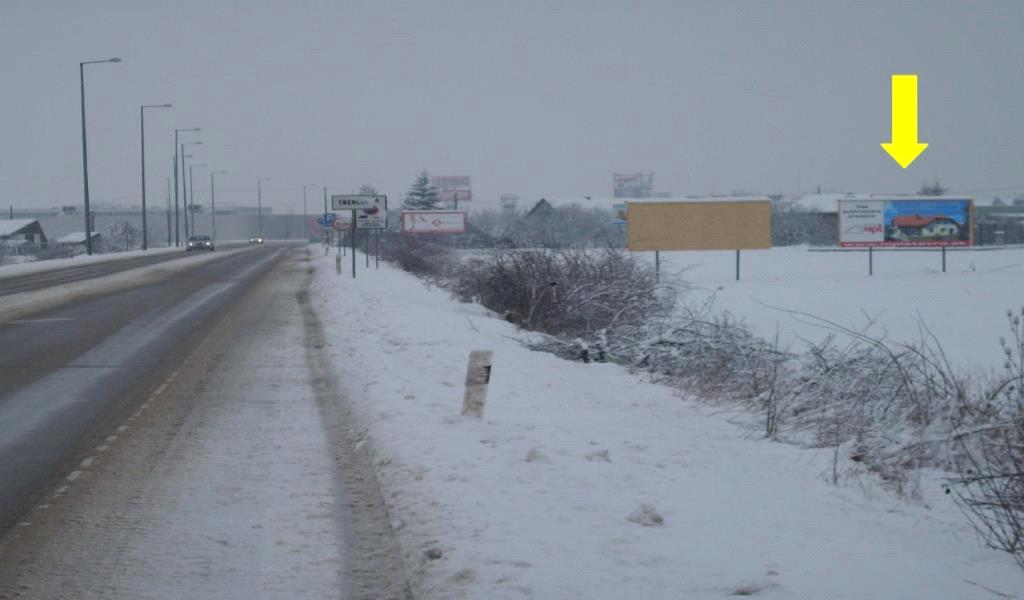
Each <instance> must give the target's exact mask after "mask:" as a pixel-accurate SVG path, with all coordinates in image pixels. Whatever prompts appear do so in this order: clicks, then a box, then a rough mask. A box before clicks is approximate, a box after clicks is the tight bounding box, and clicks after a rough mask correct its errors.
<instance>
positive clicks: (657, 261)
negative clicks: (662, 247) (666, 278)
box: [654, 250, 661, 283]
mask: <svg viewBox="0 0 1024 600" xmlns="http://www.w3.org/2000/svg"><path fill="white" fill-rule="evenodd" d="M654 281H655V283H661V252H660V251H658V250H655V251H654Z"/></svg>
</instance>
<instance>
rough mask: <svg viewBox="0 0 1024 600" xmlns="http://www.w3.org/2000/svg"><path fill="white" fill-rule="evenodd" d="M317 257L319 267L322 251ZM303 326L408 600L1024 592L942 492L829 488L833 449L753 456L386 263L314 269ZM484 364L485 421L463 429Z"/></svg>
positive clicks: (640, 386)
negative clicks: (375, 501) (308, 322)
mask: <svg viewBox="0 0 1024 600" xmlns="http://www.w3.org/2000/svg"><path fill="white" fill-rule="evenodd" d="M318 254H319V253H318V252H314V255H318ZM314 260H315V262H316V263H317V273H316V279H315V281H314V285H313V290H314V291H313V294H314V301H315V306H316V309H317V311H318V312H319V313H320V317H321V319H322V320H323V322H324V326H325V329H326V331H327V332H328V334H327V335H328V339H329V344H328V346H327V348H326V350H327V351H328V352H330V353H331V357H332V359H333V361H334V365H335V366H336V368H337V369H338V371H339V374H340V381H341V383H342V386H343V388H344V391H345V393H346V395H347V397H348V400H349V401H350V402H351V403H352V405H353V408H354V411H355V414H356V415H358V417H359V422H358V423H357V424H354V425H353V426H354V427H358V428H359V429H360V430H362V432H363V435H365V438H364V439H365V444H364V446H363V447H364V448H366V449H367V451H368V452H370V453H371V456H372V458H373V460H374V464H375V465H377V467H378V469H379V474H378V476H379V478H380V481H381V485H382V487H383V489H384V494H385V498H386V501H387V502H388V504H389V506H388V508H389V511H390V514H391V518H392V522H393V524H394V526H395V527H396V529H397V530H398V535H399V538H400V541H401V544H402V546H403V551H404V553H405V563H406V568H407V570H408V571H409V573H410V578H411V581H412V585H413V589H414V590H415V591H416V592H417V594H418V596H419V597H422V598H489V599H498V598H525V597H536V598H551V599H556V598H557V599H561V598H589V599H597V600H601V599H609V600H610V599H616V600H617V599H620V598H644V599H645V600H647V599H660V598H666V599H668V598H672V599H676V598H721V597H726V596H730V595H755V594H756V595H758V596H759V597H770V598H830V599H840V598H850V599H857V600H861V599H863V598H984V597H997V596H996V595H995V594H993V593H992V592H991V591H988V589H987V588H989V589H991V590H995V591H997V592H999V593H1002V594H1007V596H1006V597H1016V596H1013V594H1016V593H1019V591H1020V590H1022V589H1024V574H1022V573H1021V572H1020V569H1019V568H1018V567H1017V566H1016V565H1015V563H1014V562H1013V559H1012V558H1011V557H1010V556H1008V555H1005V554H1002V553H998V552H995V551H992V550H987V549H984V548H982V547H980V545H979V543H978V541H977V537H976V536H975V535H974V533H973V532H972V530H971V529H970V527H969V526H968V524H967V523H966V522H965V520H964V518H963V517H962V515H961V514H960V513H959V511H958V509H957V508H956V506H955V505H954V504H953V502H952V500H951V499H949V498H948V497H946V496H944V495H942V494H941V489H940V488H939V485H938V483H937V482H930V483H927V484H925V488H926V489H924V490H923V492H924V494H923V495H924V498H925V503H916V504H915V503H908V502H906V501H903V500H900V499H898V498H895V497H893V496H891V495H889V494H888V493H887V492H885V491H883V490H881V489H880V488H879V487H878V486H876V485H875V484H874V483H873V482H872V481H870V480H866V479H862V480H860V481H859V485H856V484H855V483H854V484H851V485H849V486H846V487H836V486H832V485H830V484H829V483H828V482H827V479H828V477H827V476H826V473H827V472H828V471H829V470H830V468H831V466H830V458H831V457H829V456H826V454H827V453H818V452H813V451H807V450H801V449H798V448H795V447H792V446H787V445H784V444H778V443H772V442H768V441H763V440H760V439H757V435H756V434H754V433H751V432H750V431H748V430H744V429H741V428H740V427H738V426H736V425H733V424H730V423H728V422H727V421H726V420H725V418H724V417H723V416H721V415H713V414H710V409H709V408H708V407H707V406H706V405H701V404H699V403H697V402H694V401H692V400H690V399H686V398H680V397H679V396H678V394H677V393H676V392H675V391H674V390H672V389H671V388H668V387H665V386H661V385H655V384H651V383H647V382H645V381H644V380H643V379H642V378H641V377H638V376H636V375H633V374H630V373H629V372H628V371H627V370H625V369H623V368H621V367H618V366H615V365H611V364H582V363H571V362H566V361H562V360H559V359H557V358H555V357H553V356H552V355H550V354H545V353H540V352H533V351H530V350H527V349H526V348H524V347H523V345H522V344H521V343H520V342H519V341H518V339H519V338H520V337H521V336H522V334H521V333H520V332H518V331H517V330H516V329H515V328H514V327H513V326H511V325H510V324H508V323H506V322H504V321H502V320H500V319H497V318H495V317H494V316H493V315H491V314H490V313H488V312H487V311H486V310H484V309H482V308H481V307H479V306H476V305H467V304H459V303H457V302H455V301H453V300H451V299H450V298H449V297H448V295H447V294H446V293H445V292H443V291H439V290H436V289H434V290H431V289H428V288H427V287H426V286H424V284H423V283H422V282H421V281H420V280H418V279H416V278H415V277H413V276H411V275H408V274H405V273H403V272H400V271H398V270H395V269H393V268H391V267H389V266H384V265H382V266H381V268H380V270H374V269H370V270H368V271H367V270H363V269H362V267H363V264H364V263H363V262H362V260H361V257H360V261H359V269H360V271H359V276H358V278H357V279H355V280H353V279H352V277H351V274H350V273H349V272H348V264H347V262H346V263H344V264H345V273H343V274H342V275H341V276H338V275H336V274H335V272H334V258H333V257H331V256H328V257H323V256H316V257H315V258H314ZM475 349H488V350H493V351H494V370H493V377H492V381H491V384H490V391H489V396H488V400H487V406H486V409H485V417H484V419H482V420H480V419H472V418H463V417H460V416H459V412H460V408H461V402H462V388H463V380H464V378H465V371H466V360H467V355H468V353H469V351H471V350H475Z"/></svg>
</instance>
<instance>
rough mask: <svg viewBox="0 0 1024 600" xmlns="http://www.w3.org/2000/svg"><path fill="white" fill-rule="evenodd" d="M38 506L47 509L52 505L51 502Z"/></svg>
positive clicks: (40, 508)
mask: <svg viewBox="0 0 1024 600" xmlns="http://www.w3.org/2000/svg"><path fill="white" fill-rule="evenodd" d="M37 508H38V509H39V510H46V509H48V508H50V505H49V504H40V505H39V506H38V507H37Z"/></svg>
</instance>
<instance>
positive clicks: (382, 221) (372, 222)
mask: <svg viewBox="0 0 1024 600" xmlns="http://www.w3.org/2000/svg"><path fill="white" fill-rule="evenodd" d="M386 204H387V203H385V207H386ZM387 228H388V211H387V209H386V208H385V209H384V210H382V209H379V208H377V207H376V206H375V207H373V208H361V209H359V210H357V211H356V229H387Z"/></svg>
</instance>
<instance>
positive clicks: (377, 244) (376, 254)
mask: <svg viewBox="0 0 1024 600" xmlns="http://www.w3.org/2000/svg"><path fill="white" fill-rule="evenodd" d="M376 233H377V239H376V240H374V244H373V250H374V252H373V260H374V263H375V264H374V268H376V269H379V268H380V229H378V230H377V232H376Z"/></svg>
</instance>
